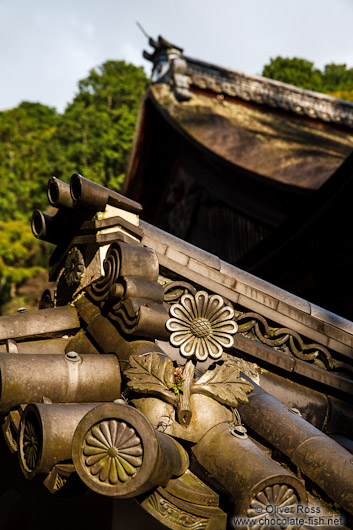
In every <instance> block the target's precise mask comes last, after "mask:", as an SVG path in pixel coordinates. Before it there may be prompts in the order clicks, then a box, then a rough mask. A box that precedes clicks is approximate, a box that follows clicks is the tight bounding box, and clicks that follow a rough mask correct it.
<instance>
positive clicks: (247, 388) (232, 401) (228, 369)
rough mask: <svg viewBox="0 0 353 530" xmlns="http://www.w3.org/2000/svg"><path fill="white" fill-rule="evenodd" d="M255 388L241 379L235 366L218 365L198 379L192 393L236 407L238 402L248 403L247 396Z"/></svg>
mask: <svg viewBox="0 0 353 530" xmlns="http://www.w3.org/2000/svg"><path fill="white" fill-rule="evenodd" d="M253 388H254V387H253V385H252V384H251V383H249V382H248V381H246V380H245V379H243V378H242V377H240V372H239V370H238V369H237V368H236V367H235V366H234V365H232V364H227V363H224V364H222V365H217V366H216V368H215V369H214V370H207V372H205V373H204V374H203V375H202V376H201V377H200V378H199V379H197V380H196V381H195V383H194V384H193V385H192V387H191V393H192V394H204V395H205V396H209V397H211V398H213V399H216V400H217V401H219V402H220V403H223V405H228V406H229V407H236V406H237V405H238V402H240V403H247V402H248V398H247V396H246V394H247V393H248V392H251V390H253Z"/></svg>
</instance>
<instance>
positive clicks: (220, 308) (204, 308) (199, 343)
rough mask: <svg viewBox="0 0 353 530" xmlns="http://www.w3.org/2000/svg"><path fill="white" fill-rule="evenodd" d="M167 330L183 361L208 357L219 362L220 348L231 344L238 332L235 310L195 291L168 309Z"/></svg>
mask: <svg viewBox="0 0 353 530" xmlns="http://www.w3.org/2000/svg"><path fill="white" fill-rule="evenodd" d="M170 315H171V317H172V318H170V319H169V320H168V321H167V329H168V330H169V331H170V332H171V336H170V342H171V344H172V345H173V346H177V347H179V348H180V353H181V354H182V355H183V356H184V357H188V358H191V357H195V358H196V359H198V360H199V361H205V360H206V359H207V358H208V357H211V358H212V359H219V358H220V357H221V356H222V353H223V348H230V347H231V346H233V344H234V338H233V335H234V334H235V333H236V332H237V330H238V325H237V324H236V322H235V321H234V309H233V308H232V307H231V306H229V305H225V303H224V300H223V298H222V297H221V296H219V295H216V294H214V295H209V294H208V293H206V292H205V291H198V292H197V293H196V294H195V296H193V295H191V294H184V295H183V296H182V297H181V299H180V303H179V304H174V305H173V306H172V307H171V308H170Z"/></svg>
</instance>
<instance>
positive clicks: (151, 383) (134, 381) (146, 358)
mask: <svg viewBox="0 0 353 530" xmlns="http://www.w3.org/2000/svg"><path fill="white" fill-rule="evenodd" d="M129 362H130V366H129V368H128V369H127V370H125V372H124V374H125V376H126V377H127V378H128V379H130V381H129V382H128V386H129V387H130V388H132V389H133V390H135V392H142V393H146V394H154V395H156V396H159V397H161V398H162V399H164V400H165V401H167V402H168V403H171V404H172V405H176V404H177V396H176V395H175V394H174V392H173V391H171V390H170V389H171V388H172V387H173V385H174V384H175V381H174V371H175V368H174V365H173V362H172V361H171V359H169V357H166V358H165V359H161V358H160V357H159V355H158V354H157V353H155V352H152V353H148V354H147V355H131V356H130V359H129Z"/></svg>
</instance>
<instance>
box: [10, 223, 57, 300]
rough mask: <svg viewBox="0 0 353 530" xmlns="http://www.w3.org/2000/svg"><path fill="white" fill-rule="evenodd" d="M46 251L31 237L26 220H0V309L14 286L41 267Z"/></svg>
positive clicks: (13, 292)
mask: <svg viewBox="0 0 353 530" xmlns="http://www.w3.org/2000/svg"><path fill="white" fill-rule="evenodd" d="M48 250H49V249H48V246H47V245H46V244H45V243H44V242H42V241H38V240H37V239H35V238H34V237H33V234H32V231H31V228H30V225H29V223H28V222H25V221H21V220H14V221H8V222H5V223H4V222H0V310H1V307H2V306H3V305H4V304H5V303H6V302H7V301H8V300H9V298H11V297H12V296H14V294H15V290H16V285H20V284H21V283H22V282H23V281H25V280H26V279H28V278H31V277H32V276H35V275H36V274H37V273H38V272H40V271H41V270H43V268H44V267H45V266H46V265H47V259H48Z"/></svg>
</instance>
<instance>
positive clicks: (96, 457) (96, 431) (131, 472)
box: [83, 419, 143, 485]
mask: <svg viewBox="0 0 353 530" xmlns="http://www.w3.org/2000/svg"><path fill="white" fill-rule="evenodd" d="M83 454H84V456H85V458H84V462H85V465H86V467H87V471H88V472H89V473H90V474H91V475H92V476H93V477H94V478H96V480H98V481H99V482H103V483H104V482H105V483H107V484H109V485H116V484H119V483H125V482H127V481H128V480H130V479H131V478H132V477H134V476H135V475H136V474H137V473H138V471H139V470H140V467H141V465H142V460H143V459H142V456H143V449H142V442H141V439H140V437H139V436H138V435H137V434H136V431H135V429H133V428H132V427H129V426H128V425H127V424H126V423H125V422H123V421H118V420H115V419H111V420H107V421H103V422H101V423H99V424H96V425H94V426H93V427H92V428H91V429H90V430H89V431H88V432H87V434H86V436H85V439H84V445H83Z"/></svg>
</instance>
